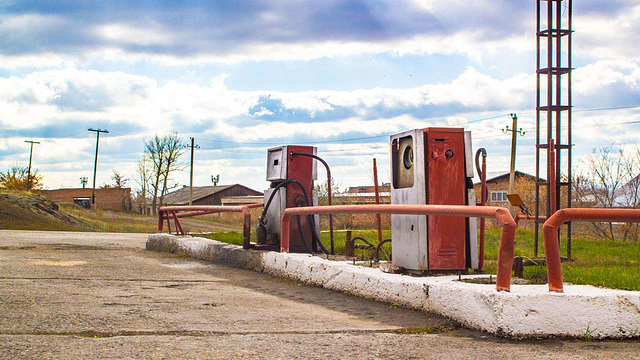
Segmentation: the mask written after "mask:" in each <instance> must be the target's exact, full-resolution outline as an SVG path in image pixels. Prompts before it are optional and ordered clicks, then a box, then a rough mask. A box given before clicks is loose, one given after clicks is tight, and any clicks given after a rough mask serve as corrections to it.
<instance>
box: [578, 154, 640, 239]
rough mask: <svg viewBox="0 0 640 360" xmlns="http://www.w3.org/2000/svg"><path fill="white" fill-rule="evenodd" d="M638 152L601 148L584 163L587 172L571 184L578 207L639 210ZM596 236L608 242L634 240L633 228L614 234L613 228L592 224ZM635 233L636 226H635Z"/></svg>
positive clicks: (612, 226) (629, 227)
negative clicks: (631, 238)
mask: <svg viewBox="0 0 640 360" xmlns="http://www.w3.org/2000/svg"><path fill="white" fill-rule="evenodd" d="M639 155H640V148H637V147H636V149H635V151H634V152H631V153H629V152H627V153H625V152H624V150H623V149H621V148H617V147H614V146H613V145H610V146H601V147H598V148H596V149H594V150H593V152H592V153H591V155H589V156H587V157H586V158H585V159H584V165H585V170H586V172H583V173H581V174H579V175H578V176H577V177H576V179H575V181H574V187H573V189H574V192H575V194H576V198H577V199H576V202H577V203H578V205H580V206H596V207H604V208H614V207H631V208H638V207H639V206H640V176H639V171H640V170H639V169H640V156H639ZM592 225H593V229H594V231H595V232H596V235H598V236H601V237H605V238H608V239H611V240H615V239H616V235H617V234H620V235H621V236H622V239H623V240H627V239H628V238H629V236H633V237H637V231H632V230H633V229H634V227H633V226H622V227H621V228H620V231H619V232H618V231H616V229H615V227H614V224H613V223H611V222H609V223H606V224H603V223H596V222H593V223H592ZM635 229H637V226H635Z"/></svg>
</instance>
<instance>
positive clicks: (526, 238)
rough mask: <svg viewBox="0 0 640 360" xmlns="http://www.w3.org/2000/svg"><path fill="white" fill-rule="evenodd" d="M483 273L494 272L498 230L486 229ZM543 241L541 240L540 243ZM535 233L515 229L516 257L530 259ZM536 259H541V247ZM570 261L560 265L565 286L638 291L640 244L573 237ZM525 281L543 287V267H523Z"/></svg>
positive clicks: (564, 252)
mask: <svg viewBox="0 0 640 360" xmlns="http://www.w3.org/2000/svg"><path fill="white" fill-rule="evenodd" d="M485 239H486V240H485V271H487V272H489V273H494V274H495V271H496V259H497V254H498V243H499V242H500V230H499V229H489V230H487V232H486V238H485ZM541 240H542V239H541ZM560 243H561V248H560V253H561V254H562V255H563V256H565V255H566V239H562V240H561V242H560ZM533 248H534V232H533V231H532V230H524V229H518V231H517V232H516V248H515V256H522V257H525V258H526V257H529V258H533ZM538 257H539V258H543V257H544V244H541V245H540V248H539V252H538ZM571 257H572V258H573V259H572V260H571V261H565V262H563V263H562V275H563V280H564V281H565V282H570V283H573V284H588V285H595V286H603V287H608V288H615V289H625V290H640V242H622V241H611V240H602V239H585V238H577V237H575V236H574V237H573V239H572V246H571ZM524 277H525V278H527V279H532V280H534V281H535V282H539V283H546V281H547V271H546V267H545V266H526V267H525V268H524Z"/></svg>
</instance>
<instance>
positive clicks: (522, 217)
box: [513, 214, 547, 229]
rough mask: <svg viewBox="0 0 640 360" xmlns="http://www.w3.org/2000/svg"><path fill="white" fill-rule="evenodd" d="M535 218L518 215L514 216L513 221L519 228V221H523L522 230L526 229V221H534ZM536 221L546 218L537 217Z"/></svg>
mask: <svg viewBox="0 0 640 360" xmlns="http://www.w3.org/2000/svg"><path fill="white" fill-rule="evenodd" d="M535 219H536V216H535V215H529V214H518V215H516V216H515V217H514V218H513V220H515V222H516V225H517V226H518V227H519V226H520V220H524V228H525V229H526V228H527V221H529V220H535ZM538 219H540V220H546V219H547V217H546V216H542V215H540V216H538Z"/></svg>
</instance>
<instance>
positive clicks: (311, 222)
mask: <svg viewBox="0 0 640 360" xmlns="http://www.w3.org/2000/svg"><path fill="white" fill-rule="evenodd" d="M289 181H290V182H291V183H292V184H296V185H298V187H300V190H302V194H304V201H305V202H306V206H310V204H311V202H310V201H309V193H307V189H305V188H304V186H302V184H301V183H300V182H299V181H298V180H289ZM309 226H310V228H311V241H312V243H314V242H315V243H317V244H318V245H320V248H321V249H322V251H323V252H324V253H325V254H326V255H329V250H327V248H326V247H325V246H324V244H322V241H320V238H319V237H318V234H316V231H315V230H316V220H315V219H314V217H313V215H311V214H309ZM300 236H302V233H301V234H300ZM302 241H303V242H304V237H303V236H302Z"/></svg>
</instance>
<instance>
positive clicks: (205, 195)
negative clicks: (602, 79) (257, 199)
mask: <svg viewBox="0 0 640 360" xmlns="http://www.w3.org/2000/svg"><path fill="white" fill-rule="evenodd" d="M236 196H242V197H244V196H261V197H262V196H263V194H262V193H261V192H258V191H256V190H253V189H250V188H248V187H246V186H244V185H240V184H233V185H218V186H194V187H193V201H192V204H193V205H222V198H228V197H236ZM162 203H163V204H162V205H189V187H188V186H186V185H185V186H183V187H182V188H180V189H178V190H176V191H173V192H170V193H168V194H167V195H165V196H164V198H163V199H162Z"/></svg>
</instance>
